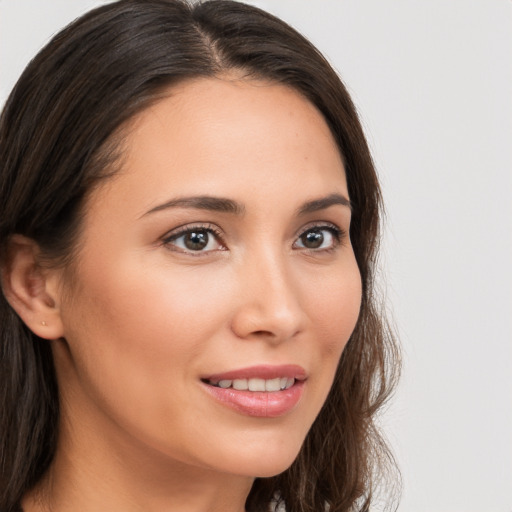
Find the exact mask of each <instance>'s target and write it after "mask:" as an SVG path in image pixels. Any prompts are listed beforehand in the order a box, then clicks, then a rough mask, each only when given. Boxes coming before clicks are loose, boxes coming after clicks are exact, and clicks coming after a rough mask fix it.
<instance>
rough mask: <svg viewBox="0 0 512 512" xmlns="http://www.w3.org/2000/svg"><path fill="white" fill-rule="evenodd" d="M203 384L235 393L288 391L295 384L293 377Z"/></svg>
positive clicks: (208, 380) (207, 382) (213, 381)
mask: <svg viewBox="0 0 512 512" xmlns="http://www.w3.org/2000/svg"><path fill="white" fill-rule="evenodd" d="M203 382H205V383H206V384H209V385H210V386H215V387H218V388H222V389H229V388H231V389H236V390H237V391H254V392H256V391H266V392H269V393H274V392H276V391H283V390H285V389H290V388H291V387H292V386H293V385H294V384H295V379H294V378H293V377H276V378H275V379H259V378H252V379H222V380H217V379H207V380H203Z"/></svg>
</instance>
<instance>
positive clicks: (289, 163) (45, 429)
mask: <svg viewBox="0 0 512 512" xmlns="http://www.w3.org/2000/svg"><path fill="white" fill-rule="evenodd" d="M0 155H1V156H0V161H1V162H2V169H1V172H2V175H1V199H0V204H1V205H2V206H1V208H2V210H1V215H0V218H1V231H0V240H1V258H2V259H1V264H2V289H3V295H2V299H1V300H2V302H1V315H2V317H1V325H2V342H1V343H2V352H1V353H2V366H1V377H0V378H1V382H0V389H1V390H2V402H1V409H2V419H1V427H0V429H1V432H0V434H1V435H0V438H1V439H2V443H3V444H2V446H1V450H2V453H1V456H0V461H1V464H2V466H1V472H0V487H1V493H2V494H1V501H0V510H1V511H2V512H4V511H5V512H11V511H15V510H20V509H22V510H24V511H25V512H35V511H38V512H39V511H45V510H52V511H55V512H58V511H60V510H83V511H89V510H112V511H115V510H123V511H131V510H145V511H152V510H155V511H157V510H180V511H193V510H203V511H206V510H212V511H213V510H223V511H237V512H240V511H242V510H247V511H263V510H269V507H271V506H277V505H282V506H284V507H285V508H286V510H288V511H315V512H316V511H319V510H324V509H326V507H327V509H329V510H331V511H335V510H336V511H338V510H339V511H342V510H344V511H348V510H368V509H369V506H370V504H371V503H372V495H373V493H374V490H375V486H376V483H377V482H378V481H379V478H381V476H382V475H383V474H382V473H379V467H380V468H381V469H382V468H383V467H384V466H385V465H386V462H390V460H391V459H390V456H389V453H388V452H387V450H386V448H385V445H384V443H383V441H382V440H381V438H380V437H379V434H378V432H377V430H376V427H375V425H374V416H375V413H376V411H377V410H378V409H379V407H380V406H381V405H382V404H383V402H384V401H385V399H386V398H387V397H388V395H389V393H390V390H391V388H392V385H393V382H394V379H395V377H396V375H397V364H396V363H397V362H396V356H397V352H396V348H395V346H394V344H393V340H392V337H391V336H390V335H389V333H388V331H387V330H386V327H385V325H384V323H383V320H382V318H381V316H380V315H379V314H378V312H377V310H376V308H375V304H374V297H373V289H372V279H373V264H374V261H375V257H376V253H375V251H376V246H377V241H378V223H379V208H380V193H379V188H378V183H377V179H376V175H375V172H374V169H373V166H372V161H371V157H370V154H369V151H368V148H367V145H366V142H365V139H364V135H363V132H362V129H361V126H360V124H359V121H358V118H357V114H356V112H355V109H354V107H353V105H352V103H351V101H350V98H349V96H348V94H347V92H346V90H345V88H344V86H343V85H342V83H341V82H340V80H339V78H338V77H337V76H336V74H335V73H334V72H333V70H332V69H331V68H330V66H329V65H328V63H327V62H326V61H325V60H324V59H323V57H322V56H321V55H320V54H319V53H318V52H317V51H316V50H315V49H314V48H313V47H312V46H311V44H310V43H309V42H307V41H306V40H305V39H304V38H303V37H301V36H300V35H299V34H297V33H296V32H295V31H294V30H293V29H291V28H290V27H288V26H287V25H286V24H284V23H283V22H281V21H280V20H277V19H276V18H274V17H272V16H270V15H269V14H267V13H264V12H262V11H260V10H258V9H256V8H254V7H249V6H246V5H243V4H239V3H235V2H229V1H212V2H205V3H202V4H197V5H193V6H191V5H189V4H187V3H184V2H181V1H178V0H149V1H148V0H144V1H143V0H121V1H120V2H115V3H112V4H108V5H105V6H103V7H100V8H98V9H96V10H93V11H91V12H90V13H88V14H86V15H85V16H83V17H82V18H81V19H79V20H77V21H76V22H74V23H73V24H72V25H70V26H69V27H68V28H66V29H65V30H63V31H62V32H61V33H60V34H58V35H57V36H56V37H55V38H54V39H53V40H52V41H51V42H50V43H49V45H48V46H47V47H46V48H44V49H43V50H42V51H41V53H40V54H39V55H38V56H37V57H36V58H35V59H34V60H33V61H32V62H31V63H30V65H29V66H28V67H27V69H26V70H25V72H24V73H23V75H22V77H21V78H20V80H19V82H18V84H17V85H16V87H15V89H14V90H13V92H12V94H11V96H10V97H9V99H8V101H7V103H6V106H5V109H4V112H3V114H2V118H1V125H0Z"/></svg>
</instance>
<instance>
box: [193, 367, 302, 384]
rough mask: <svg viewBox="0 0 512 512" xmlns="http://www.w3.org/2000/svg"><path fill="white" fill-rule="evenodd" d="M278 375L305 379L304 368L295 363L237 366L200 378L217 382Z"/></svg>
mask: <svg viewBox="0 0 512 512" xmlns="http://www.w3.org/2000/svg"><path fill="white" fill-rule="evenodd" d="M278 377H288V378H291V379H296V380H305V379H306V377H307V375H306V370H304V368H302V366H299V365H296V364H284V365H258V366H249V367H247V368H238V369H236V370H229V371H226V372H222V373H216V374H213V375H208V376H206V377H204V378H203V379H202V380H207V381H211V382H218V381H221V380H235V379H265V380H267V379H277V378H278Z"/></svg>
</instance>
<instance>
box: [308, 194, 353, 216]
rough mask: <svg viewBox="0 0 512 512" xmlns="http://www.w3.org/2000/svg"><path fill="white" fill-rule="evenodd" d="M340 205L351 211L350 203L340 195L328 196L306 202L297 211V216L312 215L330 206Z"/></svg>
mask: <svg viewBox="0 0 512 512" xmlns="http://www.w3.org/2000/svg"><path fill="white" fill-rule="evenodd" d="M337 204H339V205H341V206H347V207H348V208H350V210H352V205H351V203H350V201H349V200H348V199H347V198H346V197H345V196H342V195H341V194H330V195H328V196H326V197H322V198H320V199H313V200H312V201H308V202H307V203H304V204H303V205H302V206H301V207H300V208H299V211H298V214H299V215H307V214H308V213H314V212H317V211H319V210H325V209H326V208H329V207H330V206H334V205H337Z"/></svg>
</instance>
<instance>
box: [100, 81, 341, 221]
mask: <svg viewBox="0 0 512 512" xmlns="http://www.w3.org/2000/svg"><path fill="white" fill-rule="evenodd" d="M122 154H123V156H122V162H121V166H120V167H121V169H120V173H119V176H118V177H117V178H116V179H114V180H113V181H112V183H111V184H110V185H109V186H107V187H106V190H107V191H109V192H110V193H112V192H113V188H114V187H116V188H117V189H118V191H119V190H121V189H124V191H123V190H121V192H120V196H121V197H122V196H123V195H124V196H125V197H126V198H127V197H131V196H134V193H135V192H136V193H137V199H141V201H140V202H139V203H137V204H139V206H138V208H140V211H139V212H138V214H139V215H142V214H143V213H144V211H147V210H148V209H150V208H151V207H152V206H155V205H156V204H158V203H159V202H162V201H164V200H168V199H169V196H170V195H174V196H179V195H183V196H189V195H197V194H206V195H219V196H222V197H232V198H234V199H240V200H241V201H242V202H244V198H243V197H241V196H243V195H244V194H245V195H250V197H251V198H258V200H260V201H261V200H266V199H267V198H268V199H269V200H270V199H271V197H272V196H273V195H275V194H276V193H280V194H283V193H284V192H286V193H292V194H297V195H298V196H302V197H300V199H301V200H302V199H304V196H307V195H310V196H319V195H322V194H329V193H333V192H334V193H335V192H339V193H342V194H344V195H347V190H346V180H345V173H344V168H343V164H342V159H341V156H340V153H339V149H338V147H337V145H336V143H335V141H334V138H333V136H332V134H331V131H330V129H329V127H328V126H327V123H326V122H325V120H324V118H323V116H322V115H321V113H320V112H319V111H318V109H317V108H316V107H315V106H314V105H313V104H312V103H310V102H309V101H308V100H306V99H305V98H304V97H303V96H302V95H301V94H299V93H298V92H297V91H295V90H294V89H291V88H289V87H287V86H284V85H280V84H275V83H270V82H266V81H256V80H240V79H230V78H207V79H205V78H203V79H196V80H193V81H188V82H184V83H181V84H179V85H177V86H174V87H172V88H171V89H169V90H168V91H167V92H166V94H165V96H164V97H163V98H162V99H160V100H158V101H157V102H156V103H154V104H153V105H152V106H150V107H148V108H147V109H145V110H144V111H142V112H141V113H140V114H138V115H137V116H136V117H135V118H134V119H133V120H132V122H131V123H130V124H129V126H128V127H127V130H125V136H124V138H123V150H122ZM298 180H299V181H298ZM333 188H334V189H333ZM274 189H276V190H274ZM256 191H258V192H261V194H255V192H256ZM133 199H134V200H133V201H132V204H133V206H134V207H136V203H135V198H133ZM245 199H247V197H246V198H245ZM109 200H110V198H109Z"/></svg>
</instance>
